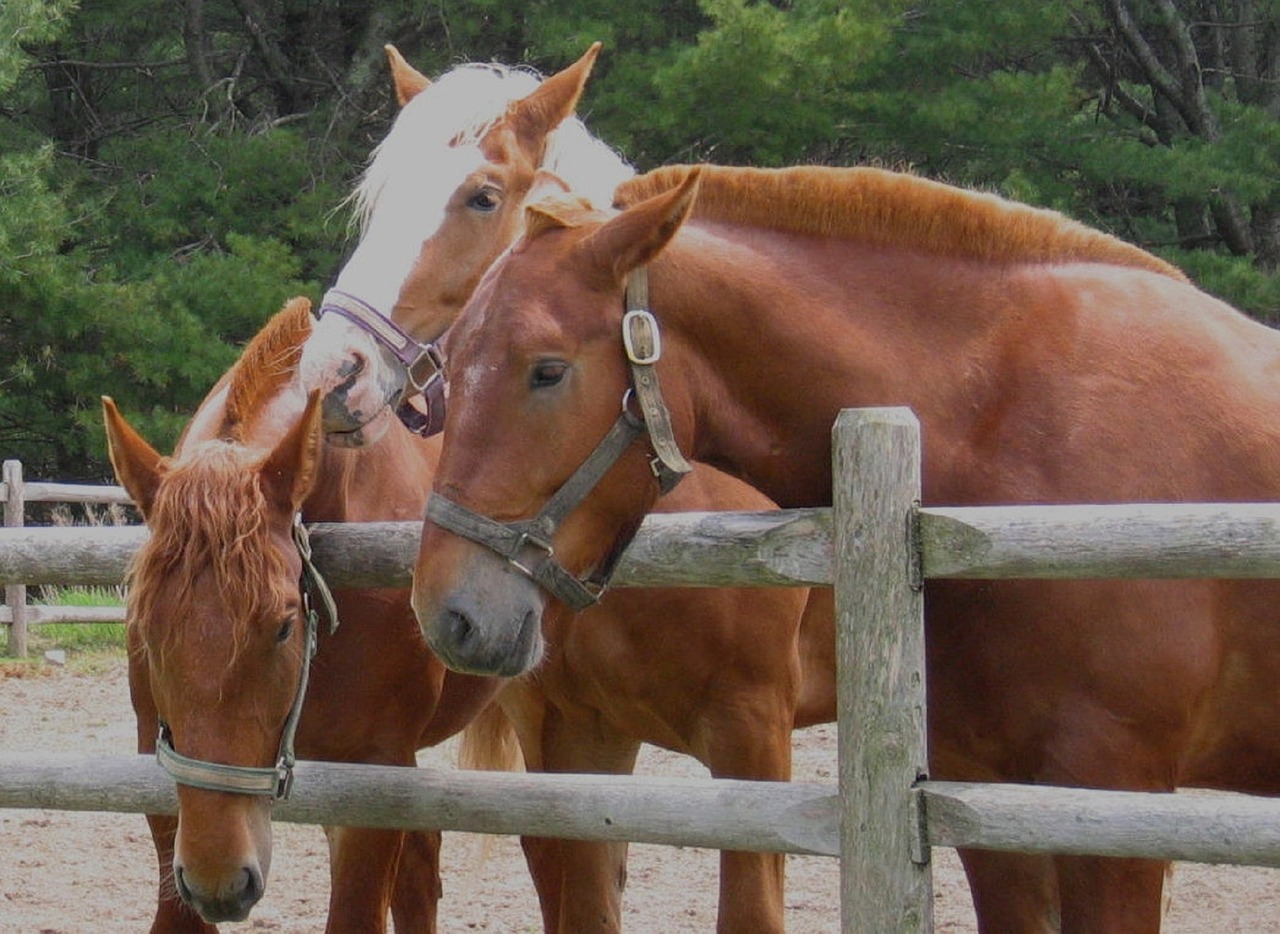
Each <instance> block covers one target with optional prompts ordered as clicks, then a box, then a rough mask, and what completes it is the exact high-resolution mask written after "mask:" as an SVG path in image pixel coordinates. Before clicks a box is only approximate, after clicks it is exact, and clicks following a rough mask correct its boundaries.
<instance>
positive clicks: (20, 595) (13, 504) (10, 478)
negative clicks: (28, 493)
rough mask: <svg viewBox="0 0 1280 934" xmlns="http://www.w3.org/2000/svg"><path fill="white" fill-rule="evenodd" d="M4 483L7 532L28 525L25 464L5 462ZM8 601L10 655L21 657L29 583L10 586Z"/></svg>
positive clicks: (6, 590)
mask: <svg viewBox="0 0 1280 934" xmlns="http://www.w3.org/2000/svg"><path fill="white" fill-rule="evenodd" d="M3 480H4V486H5V493H6V495H5V500H4V525H5V528H7V529H16V528H20V527H21V526H22V525H24V524H25V521H26V520H25V518H24V512H25V509H26V506H25V504H24V503H23V496H22V462H21V461H5V462H4V473H3ZM4 601H5V603H7V604H8V605H9V613H10V616H9V654H10V655H13V656H15V657H17V658H26V656H27V587H26V585H25V584H9V585H8V586H6V587H5V588H4Z"/></svg>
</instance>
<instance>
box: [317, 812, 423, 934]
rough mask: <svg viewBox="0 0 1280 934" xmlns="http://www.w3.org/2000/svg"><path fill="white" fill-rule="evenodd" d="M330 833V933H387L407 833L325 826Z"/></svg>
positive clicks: (327, 832)
mask: <svg viewBox="0 0 1280 934" xmlns="http://www.w3.org/2000/svg"><path fill="white" fill-rule="evenodd" d="M325 836H326V837H328V838H329V879H330V885H329V922H328V924H326V925H325V931H326V932H328V934H365V932H367V934H385V932H386V930H387V912H388V911H389V909H390V907H391V892H392V888H393V886H394V885H395V881H396V870H397V868H398V866H399V862H400V850H401V846H402V844H403V840H404V833H403V832H402V831H399V830H370V829H366V828H361V827H326V828H325Z"/></svg>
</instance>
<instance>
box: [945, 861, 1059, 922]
mask: <svg viewBox="0 0 1280 934" xmlns="http://www.w3.org/2000/svg"><path fill="white" fill-rule="evenodd" d="M960 861H961V863H963V864H964V871H965V874H966V875H967V876H968V878H969V891H970V892H971V893H972V895H973V909H974V913H975V914H976V915H977V916H978V931H979V932H980V934H1057V931H1058V885H1057V875H1056V873H1055V870H1054V866H1053V859H1052V858H1051V857H1049V856H1039V855H1031V854H1022V853H1000V852H996V851H994V850H961V851H960Z"/></svg>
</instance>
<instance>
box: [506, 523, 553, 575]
mask: <svg viewBox="0 0 1280 934" xmlns="http://www.w3.org/2000/svg"><path fill="white" fill-rule="evenodd" d="M526 545H528V546H529V547H530V548H536V549H538V550H539V551H541V552H542V553H543V554H544V556H545V557H544V559H543V560H545V561H553V560H555V556H556V549H555V546H553V545H552V544H551V542H549V541H547V540H546V539H545V538H541V537H540V536H538V535H535V534H534V533H532V532H521V533H520V534H519V535H518V536H517V537H516V540H515V542H513V543H512V545H511V550H510V551H509V552H508V554H507V561H508V562H509V563H510V564H511V566H512V567H514V568H515V569H516V570H517V571H519V572H521V573H522V574H524V575H525V576H526V577H531V578H534V579H535V580H536V579H537V578H536V574H535V570H534V569H533V568H531V567H529V566H528V565H526V564H525V563H524V562H522V561H521V560H520V558H519V555H520V552H521V551H522V550H523V549H524V547H525V546H526Z"/></svg>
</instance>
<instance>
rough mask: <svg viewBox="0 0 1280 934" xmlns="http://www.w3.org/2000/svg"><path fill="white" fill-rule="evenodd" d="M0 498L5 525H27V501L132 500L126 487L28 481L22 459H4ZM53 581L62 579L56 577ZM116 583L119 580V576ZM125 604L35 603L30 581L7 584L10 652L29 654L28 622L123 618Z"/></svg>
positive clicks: (0, 617) (3, 609)
mask: <svg viewBox="0 0 1280 934" xmlns="http://www.w3.org/2000/svg"><path fill="white" fill-rule="evenodd" d="M0 501H3V502H4V527H5V528H6V529H14V528H23V527H24V526H25V525H26V504H27V503H108V504H110V503H128V502H130V500H129V495H128V494H127V493H126V492H125V491H124V489H123V487H118V486H88V485H79V484H70V483H26V482H24V481H23V477H22V463H21V462H20V461H16V460H7V461H5V462H4V466H3V473H2V474H0ZM52 583H62V582H61V581H53V582H52ZM113 583H119V581H118V579H117V580H116V581H113ZM123 620H124V608H123V607H115V606H58V607H53V606H33V605H31V604H28V603H27V585H26V584H6V585H5V588H4V605H3V606H0V625H6V624H7V625H8V627H9V639H8V642H7V647H8V652H9V654H10V655H13V656H16V657H18V658H24V657H26V654H27V626H28V625H30V624H32V623H94V622H122V621H123Z"/></svg>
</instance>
